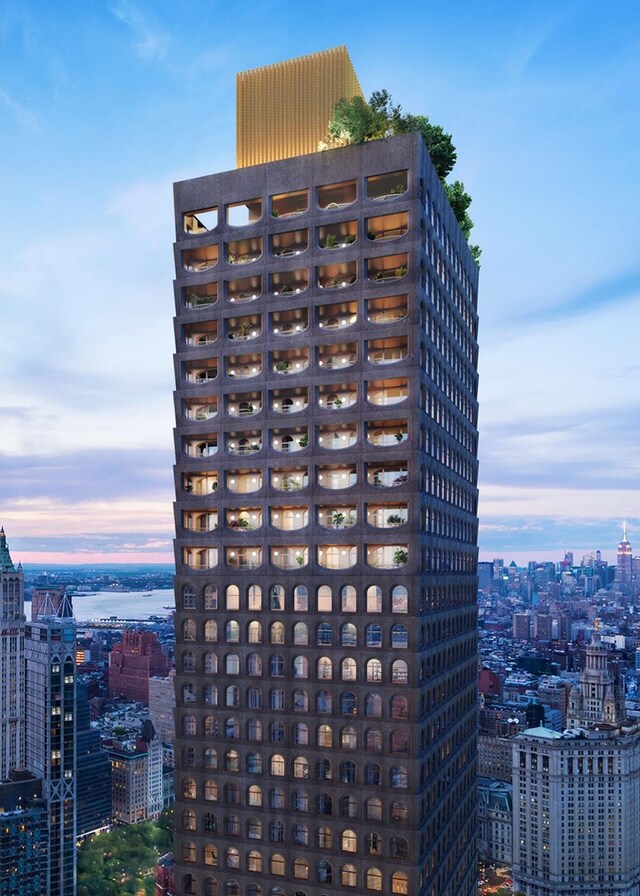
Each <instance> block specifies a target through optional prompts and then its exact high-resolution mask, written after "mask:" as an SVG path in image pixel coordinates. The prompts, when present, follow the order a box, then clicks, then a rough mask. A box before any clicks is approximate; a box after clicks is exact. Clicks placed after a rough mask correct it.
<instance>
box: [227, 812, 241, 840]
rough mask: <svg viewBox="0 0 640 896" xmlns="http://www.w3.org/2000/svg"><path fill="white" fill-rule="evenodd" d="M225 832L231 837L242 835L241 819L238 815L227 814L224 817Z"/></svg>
mask: <svg viewBox="0 0 640 896" xmlns="http://www.w3.org/2000/svg"><path fill="white" fill-rule="evenodd" d="M224 832H225V834H229V836H231V837H239V836H240V819H239V818H238V816H237V815H227V816H226V817H225V819H224Z"/></svg>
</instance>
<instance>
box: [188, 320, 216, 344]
mask: <svg viewBox="0 0 640 896" xmlns="http://www.w3.org/2000/svg"><path fill="white" fill-rule="evenodd" d="M217 338H218V323H217V321H215V320H212V321H203V323H201V324H188V325H187V326H186V327H183V328H182V341H183V342H184V344H185V345H189V346H202V345H212V344H213V343H214V342H215V341H216V340H217Z"/></svg>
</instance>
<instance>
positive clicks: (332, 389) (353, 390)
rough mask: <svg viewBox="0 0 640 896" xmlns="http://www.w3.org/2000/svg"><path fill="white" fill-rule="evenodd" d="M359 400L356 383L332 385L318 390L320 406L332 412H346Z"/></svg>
mask: <svg viewBox="0 0 640 896" xmlns="http://www.w3.org/2000/svg"><path fill="white" fill-rule="evenodd" d="M357 400H358V386H357V384H356V383H332V384H331V385H330V386H320V387H319V388H318V406H319V407H321V408H322V407H325V408H328V409H329V410H331V411H340V410H346V409H347V408H350V407H353V405H354V404H355V403H356V402H357Z"/></svg>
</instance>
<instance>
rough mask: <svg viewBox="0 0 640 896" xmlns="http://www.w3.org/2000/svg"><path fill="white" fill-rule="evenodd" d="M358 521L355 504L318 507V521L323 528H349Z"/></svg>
mask: <svg viewBox="0 0 640 896" xmlns="http://www.w3.org/2000/svg"><path fill="white" fill-rule="evenodd" d="M357 522H358V509H357V507H356V505H355V504H342V505H339V506H336V505H334V504H332V505H325V506H320V507H318V523H319V524H320V525H321V526H323V527H324V528H325V529H351V528H353V526H355V525H356V523H357Z"/></svg>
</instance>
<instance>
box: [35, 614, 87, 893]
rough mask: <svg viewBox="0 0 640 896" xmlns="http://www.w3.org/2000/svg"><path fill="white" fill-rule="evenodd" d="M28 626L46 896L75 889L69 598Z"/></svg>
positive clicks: (73, 684) (73, 689)
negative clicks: (43, 823)
mask: <svg viewBox="0 0 640 896" xmlns="http://www.w3.org/2000/svg"><path fill="white" fill-rule="evenodd" d="M50 610H51V605H48V604H47V602H46V601H45V603H44V604H43V606H42V607H41V611H42V615H40V616H39V617H38V619H37V621H34V622H30V623H28V624H27V626H26V636H25V658H26V707H27V715H26V753H27V760H26V764H27V768H28V769H29V771H30V772H32V774H34V775H36V776H37V777H38V778H40V779H41V780H42V797H43V799H44V801H45V804H46V809H47V817H48V831H47V889H46V893H47V896H74V894H75V885H76V845H75V841H76V722H75V719H76V623H75V619H74V618H73V610H72V608H71V603H70V601H69V598H68V597H65V598H64V600H63V602H62V604H61V605H60V607H59V608H58V611H57V612H56V613H55V614H52V615H47V614H48V613H49V612H50Z"/></svg>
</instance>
